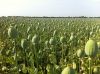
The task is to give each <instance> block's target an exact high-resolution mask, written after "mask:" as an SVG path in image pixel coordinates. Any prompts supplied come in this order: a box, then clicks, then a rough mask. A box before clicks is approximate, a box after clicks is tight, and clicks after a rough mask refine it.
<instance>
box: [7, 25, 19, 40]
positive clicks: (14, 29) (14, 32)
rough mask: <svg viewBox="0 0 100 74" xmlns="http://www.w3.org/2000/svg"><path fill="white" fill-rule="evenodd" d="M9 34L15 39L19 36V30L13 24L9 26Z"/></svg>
mask: <svg viewBox="0 0 100 74" xmlns="http://www.w3.org/2000/svg"><path fill="white" fill-rule="evenodd" d="M8 36H9V37H10V38H13V39H15V38H17V36H18V32H17V30H16V28H15V27H12V26H11V27H9V28H8Z"/></svg>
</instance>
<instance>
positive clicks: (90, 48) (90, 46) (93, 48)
mask: <svg viewBox="0 0 100 74" xmlns="http://www.w3.org/2000/svg"><path fill="white" fill-rule="evenodd" d="M97 50H98V46H97V43H96V42H95V41H94V40H92V39H89V40H88V41H87V43H86V45H85V53H86V55H88V56H90V57H91V56H95V55H96V53H97Z"/></svg>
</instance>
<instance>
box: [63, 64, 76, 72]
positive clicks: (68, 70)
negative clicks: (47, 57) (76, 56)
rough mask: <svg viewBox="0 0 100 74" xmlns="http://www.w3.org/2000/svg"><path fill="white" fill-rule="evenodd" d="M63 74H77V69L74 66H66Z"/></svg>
mask: <svg viewBox="0 0 100 74" xmlns="http://www.w3.org/2000/svg"><path fill="white" fill-rule="evenodd" d="M61 74H75V71H74V69H73V68H72V67H69V66H68V67H66V68H64V70H63V71H62V72H61Z"/></svg>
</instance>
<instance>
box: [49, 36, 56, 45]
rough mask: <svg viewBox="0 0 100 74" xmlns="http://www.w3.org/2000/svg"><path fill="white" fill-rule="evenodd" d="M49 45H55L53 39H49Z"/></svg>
mask: <svg viewBox="0 0 100 74" xmlns="http://www.w3.org/2000/svg"><path fill="white" fill-rule="evenodd" d="M49 43H50V45H55V39H54V37H51V38H50V40H49Z"/></svg>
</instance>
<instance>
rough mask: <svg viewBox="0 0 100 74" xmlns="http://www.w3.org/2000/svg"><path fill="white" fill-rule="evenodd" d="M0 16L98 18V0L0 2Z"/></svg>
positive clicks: (9, 0) (19, 0)
mask: <svg viewBox="0 0 100 74" xmlns="http://www.w3.org/2000/svg"><path fill="white" fill-rule="evenodd" d="M0 16H100V0H0Z"/></svg>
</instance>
